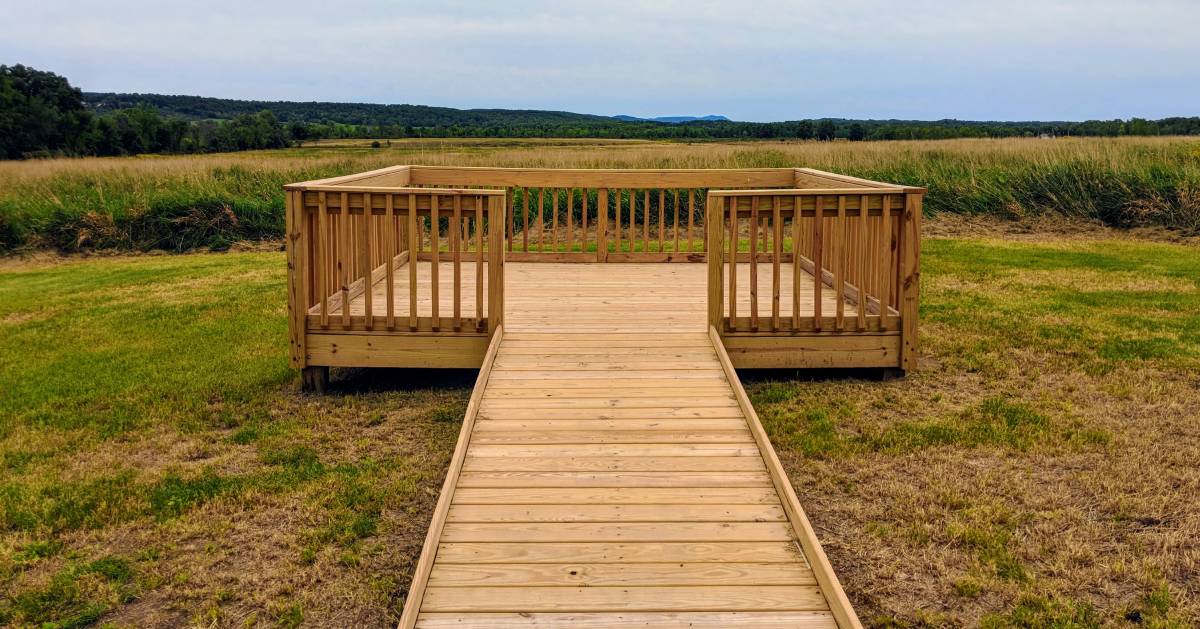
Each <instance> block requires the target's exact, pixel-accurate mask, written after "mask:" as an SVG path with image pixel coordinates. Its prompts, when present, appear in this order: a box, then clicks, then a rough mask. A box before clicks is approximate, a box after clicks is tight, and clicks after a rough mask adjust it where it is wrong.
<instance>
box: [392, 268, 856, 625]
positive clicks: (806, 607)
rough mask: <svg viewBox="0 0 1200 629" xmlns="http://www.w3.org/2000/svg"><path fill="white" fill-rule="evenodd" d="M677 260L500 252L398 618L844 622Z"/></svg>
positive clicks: (846, 608) (848, 612) (838, 598)
mask: <svg viewBox="0 0 1200 629" xmlns="http://www.w3.org/2000/svg"><path fill="white" fill-rule="evenodd" d="M525 267H528V268H525ZM696 271H702V268H698V265H670V264H646V265H639V264H628V265H610V266H601V265H584V264H563V265H556V264H531V265H518V264H511V265H510V268H509V271H508V277H507V280H506V282H507V283H508V286H509V295H510V296H511V297H510V298H509V302H508V304H507V307H506V310H507V312H506V315H505V316H506V319H505V325H504V328H503V329H502V330H501V331H500V332H499V333H498V334H497V335H496V337H495V338H494V339H493V342H492V345H491V346H490V347H489V350H488V355H487V357H486V358H485V360H484V366H483V369H482V370H481V372H480V376H479V381H478V383H477V385H476V389H475V391H474V393H473V394H472V398H471V402H470V405H469V407H468V411H467V415H466V419H465V421H464V424H463V429H462V434H461V435H460V439H459V443H458V447H457V449H456V451H455V454H454V458H453V460H452V462H451V468H450V471H449V473H448V475H447V479H446V482H445V485H444V487H443V490H442V495H441V498H440V500H439V503H438V506H437V510H436V512H435V514H434V518H433V522H432V524H431V526H430V530H429V535H428V538H427V540H426V546H425V550H424V552H423V555H422V557H421V560H420V562H419V564H418V567H417V571H416V574H415V576H414V580H413V586H412V590H411V592H410V595H409V599H408V601H407V604H406V607H405V611H404V617H403V620H402V621H401V626H402V627H412V626H415V627H423V628H434V627H481V628H482V627H496V628H501V629H503V628H507V627H583V628H591V627H625V626H628V627H633V626H636V627H657V628H662V627H730V626H747V627H759V628H767V627H770V628H775V627H779V628H782V627H837V626H841V627H857V626H858V621H857V619H856V618H855V616H854V612H853V610H852V609H851V608H850V605H849V603H848V602H847V600H846V598H845V594H844V593H843V592H842V590H841V587H840V585H838V584H837V580H836V577H835V576H834V575H833V572H832V569H831V568H830V567H829V564H828V561H827V560H826V559H825V556H824V554H823V552H822V551H821V549H820V545H819V543H818V542H817V540H816V538H815V536H814V535H813V533H812V529H811V527H810V526H809V524H808V521H807V519H806V518H805V516H804V514H803V511H802V510H801V508H800V505H799V503H798V501H797V499H796V496H795V494H794V492H793V490H792V488H791V485H790V483H789V482H788V481H787V478H786V476H785V475H784V473H783V471H782V469H781V468H780V466H779V463H778V460H777V459H776V457H775V454H774V451H773V450H772V449H771V445H770V443H769V441H768V440H767V438H766V435H765V433H764V432H763V429H762V426H761V425H760V424H759V422H758V418H757V416H756V415H755V413H754V410H753V408H752V407H751V406H750V404H749V401H748V399H747V398H746V396H745V392H744V391H743V390H742V387H741V384H740V382H739V381H738V380H737V375H736V372H735V371H734V370H733V368H732V366H731V365H730V363H729V359H728V356H727V355H726V354H725V351H724V349H723V347H722V346H721V344H720V339H719V338H718V337H717V336H716V335H715V334H713V333H711V332H710V331H709V330H707V329H706V320H705V306H704V303H703V293H702V292H701V291H697V290H696V289H695V287H694V286H692V285H691V281H692V280H691V279H689V276H690V275H691V274H695V273H696ZM694 281H695V282H696V283H699V284H702V283H703V281H704V278H703V276H702V275H698V276H697V277H696V278H694ZM523 283H527V284H528V285H527V286H522V284H523ZM398 292H399V291H398ZM789 301H790V299H789Z"/></svg>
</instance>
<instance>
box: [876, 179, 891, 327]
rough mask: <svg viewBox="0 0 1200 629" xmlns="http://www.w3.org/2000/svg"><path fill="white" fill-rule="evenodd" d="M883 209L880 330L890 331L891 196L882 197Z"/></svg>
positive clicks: (881, 219)
mask: <svg viewBox="0 0 1200 629" xmlns="http://www.w3.org/2000/svg"><path fill="white" fill-rule="evenodd" d="M879 201H880V205H881V206H882V207H881V210H882V211H881V213H880V221H881V226H880V228H879V233H880V234H881V235H882V238H881V241H882V242H881V247H880V248H881V249H882V251H881V252H880V253H882V256H881V257H880V259H879V329H880V330H886V329H888V308H889V307H890V304H891V301H892V299H891V292H892V288H891V281H890V279H891V273H892V265H891V262H892V200H891V197H890V196H889V195H886V194H884V195H880V198H879Z"/></svg>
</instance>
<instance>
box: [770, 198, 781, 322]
mask: <svg viewBox="0 0 1200 629" xmlns="http://www.w3.org/2000/svg"><path fill="white" fill-rule="evenodd" d="M771 200H772V202H773V206H774V207H773V209H774V214H772V216H771V227H772V228H773V229H774V230H775V241H774V242H773V243H771V244H773V245H774V249H772V251H773V254H772V256H771V331H772V332H778V331H779V296H780V290H779V277H780V272H779V271H780V269H779V265H780V258H782V257H783V224H782V223H781V222H780V219H781V217H782V212H783V209H782V207H781V206H780V203H781V200H780V198H779V197H778V196H773V197H771Z"/></svg>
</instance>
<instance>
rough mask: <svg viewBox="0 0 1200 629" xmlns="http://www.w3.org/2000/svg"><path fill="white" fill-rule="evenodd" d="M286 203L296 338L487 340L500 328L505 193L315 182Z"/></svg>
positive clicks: (290, 192)
mask: <svg viewBox="0 0 1200 629" xmlns="http://www.w3.org/2000/svg"><path fill="white" fill-rule="evenodd" d="M287 201H288V206H289V207H288V218H289V226H288V233H289V235H290V238H291V239H292V241H293V242H291V243H289V245H290V246H289V254H290V255H289V265H290V267H291V275H292V278H293V281H292V286H291V290H292V292H293V294H292V296H291V298H292V300H293V303H294V304H298V305H299V306H300V307H298V308H293V317H294V318H297V319H299V320H298V321H294V322H293V323H294V324H295V325H294V326H293V328H294V330H293V337H295V329H296V328H299V329H312V330H342V331H351V330H353V331H363V330H365V331H373V330H385V331H394V332H422V333H452V334H459V335H461V334H479V335H488V334H490V333H491V332H492V331H494V330H495V329H496V328H497V327H498V326H499V325H500V324H501V322H502V319H503V312H504V308H503V295H504V292H503V291H504V281H503V264H504V246H503V238H504V230H503V225H504V215H505V205H504V191H503V190H473V189H472V190H465V189H441V188H439V189H430V188H410V187H365V186H357V185H354V184H341V185H322V184H319V183H318V184H316V185H314V184H311V183H310V184H305V185H303V186H302V187H299V188H296V189H289V190H288V198H287ZM398 291H399V292H400V294H397V292H398ZM299 342H300V343H301V347H302V346H303V339H302V338H301V339H299Z"/></svg>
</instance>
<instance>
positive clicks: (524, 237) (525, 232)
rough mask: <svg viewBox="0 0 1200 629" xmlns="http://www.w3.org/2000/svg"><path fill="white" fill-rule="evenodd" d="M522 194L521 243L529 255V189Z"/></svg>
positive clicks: (523, 189)
mask: <svg viewBox="0 0 1200 629" xmlns="http://www.w3.org/2000/svg"><path fill="white" fill-rule="evenodd" d="M522 192H523V194H522V195H521V201H522V203H521V208H522V210H523V211H524V214H523V219H522V222H521V241H522V244H523V245H524V249H525V253H529V188H522ZM513 212H514V213H515V212H516V208H513ZM455 329H457V328H455Z"/></svg>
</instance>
